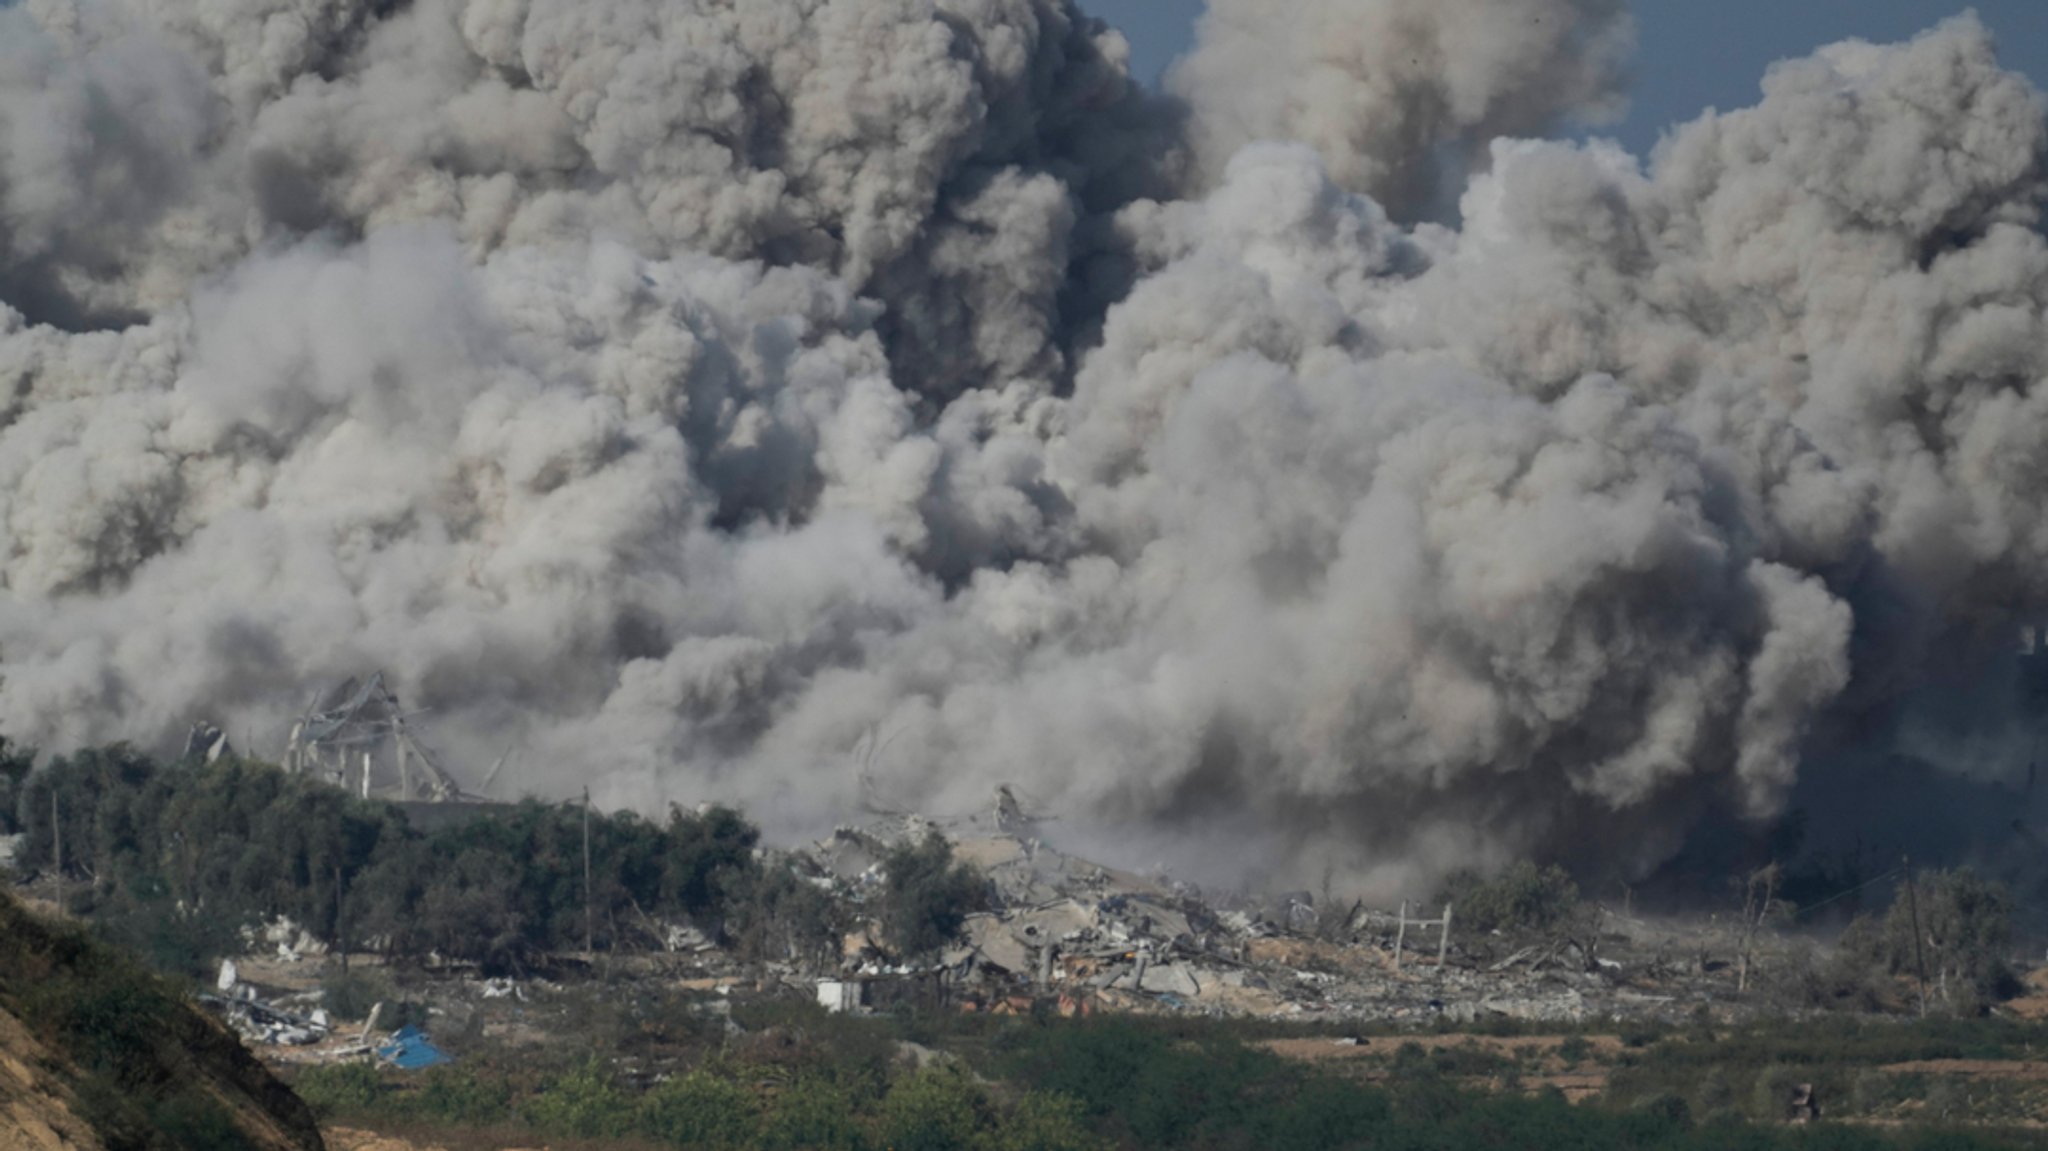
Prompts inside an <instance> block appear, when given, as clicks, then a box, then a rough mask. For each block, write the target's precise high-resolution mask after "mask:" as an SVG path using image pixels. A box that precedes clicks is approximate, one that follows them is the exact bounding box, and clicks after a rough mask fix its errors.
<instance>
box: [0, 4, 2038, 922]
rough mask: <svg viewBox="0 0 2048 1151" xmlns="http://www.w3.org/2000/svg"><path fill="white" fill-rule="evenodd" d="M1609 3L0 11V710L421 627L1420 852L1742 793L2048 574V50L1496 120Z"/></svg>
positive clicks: (600, 671)
mask: <svg viewBox="0 0 2048 1151" xmlns="http://www.w3.org/2000/svg"><path fill="white" fill-rule="evenodd" d="M1254 17H1256V18H1254ZM1629 35H1630V31H1629V22H1628V17H1627V13H1626V11H1625V10H1624V9H1623V7H1622V6H1621V5H1620V4H1619V3H1618V2H1617V0H1461V2H1459V3H1427V4H1425V3H1420V2H1418V0H1318V2H1316V3H1305V4H1300V5H1290V6H1286V7H1284V8H1276V7H1274V6H1271V5H1257V6H1252V5H1248V4H1245V3H1239V2H1237V0H1217V2H1216V3H1215V5H1214V7H1213V8H1212V11H1211V12H1210V14H1209V16H1208V17H1207V18H1206V19H1205V22H1204V24H1203V42H1202V44H1201V46H1200V47H1199V49H1198V50H1197V52H1196V53H1195V55H1194V56H1193V57H1192V58H1191V59H1190V60H1188V61H1186V62H1185V63H1184V64H1183V65H1182V66H1181V67H1180V68H1179V69H1178V71H1177V72H1176V73H1175V78H1174V82H1173V88H1174V92H1175V95H1174V96H1173V97H1161V96H1155V95H1151V94H1148V93H1146V92H1144V91H1143V90H1141V89H1140V88H1138V87H1136V86H1134V85H1133V84H1132V83H1131V82H1130V80H1129V77H1128V73H1127V70H1126V67H1125V56H1126V47H1125V45H1124V43H1123V41H1122V39H1121V37H1120V36H1119V35H1118V34H1117V33H1115V32H1114V31H1112V30H1110V29H1108V28H1106V27H1103V26H1102V25H1100V24H1099V23H1097V22H1095V21H1092V20H1090V19H1088V18H1087V17H1085V16H1084V15H1082V14H1081V13H1080V12H1079V11H1078V10H1077V9H1075V8H1074V7H1073V5H1072V4H1071V3H1069V2H1067V0H937V2H934V0H762V2H758V3H756V2H752V0H750V2H749V3H745V4H726V3H711V2H706V0H682V2H678V0H467V2H462V0H412V2H411V3H408V4H397V5H373V4H368V3H358V2H350V0H297V2H292V3H287V2H285V0H33V2H29V3H24V4H21V5H19V6H16V7H11V8H4V9H0V301H4V302H5V305H6V306H5V307H4V308H0V677H4V678H0V730H5V731H6V732H7V733H8V734H9V735H10V736H12V737H15V738H18V739H23V740H27V741H32V742H36V743H40V744H42V745H43V746H45V747H47V748H50V749H53V750H56V749H62V748H66V747H69V746H73V745H76V744H80V743H83V742H88V741H96V740H104V739H110V738H116V737H127V738H133V739H139V740H145V741H171V742H174V741H175V740H176V739H178V738H181V737H182V734H183V732H184V729H185V728H186V727H187V726H188V725H189V724H190V723H191V722H192V721H193V720H195V719H197V718H200V717H202V716H204V717H211V718H214V719H216V720H217V721H219V722H221V723H222V724H223V725H224V727H225V728H226V729H227V731H228V732H229V734H230V735H231V736H232V737H234V738H235V739H236V741H237V743H238V745H243V746H250V747H253V748H254V749H256V750H258V751H262V750H265V749H266V747H270V746H275V745H276V744H278V743H279V742H280V741H281V740H282V738H283V734H284V730H285V728H286V726H287V724H288V719H289V717H290V716H291V715H292V714H293V713H294V712H296V711H297V710H298V709H300V708H301V707H302V706H303V705H304V703H305V701H306V699H307V698H309V697H310V696H311V695H312V694H313V693H314V692H315V691H316V690H318V689H320V688H322V687H324V686H327V685H329V684H331V683H333V682H336V681H338V680H340V679H342V678H344V677H345V676H347V675H350V674H356V673H360V672H362V671H364V670H366V669H370V668H382V669H385V670H386V671H387V672H388V674H389V677H390V680H391V682H392V683H393V684H394V685H395V686H396V687H397V688H398V689H399V691H400V693H401V694H402V695H403V696H404V697H405V698H406V701H407V703H408V704H417V705H424V706H427V707H430V708H431V709H432V710H433V716H434V718H433V721H432V722H433V724H434V729H435V738H436V741H437V742H439V743H440V744H442V745H443V747H444V750H445V751H447V752H448V753H449V758H450V760H451V762H452V763H454V765H455V766H456V767H457V769H458V770H460V769H461V767H462V765H463V764H465V763H470V764H475V765H479V766H481V765H482V764H485V763H488V762H489V761H490V760H491V759H494V758H495V757H496V755H497V754H498V753H499V752H500V751H501V750H502V749H503V748H504V746H505V745H506V743H507V742H512V743H516V744H518V745H519V746H520V748H521V749H522V750H521V751H520V753H519V755H518V758H517V759H516V760H515V761H514V764H513V766H512V767H510V768H508V769H507V776H506V777H507V779H508V780H509V781H510V782H513V783H516V784H521V785H525V786H530V787H533V788H536V789H538V790H541V791H544V792H550V793H556V794H566V793H569V792H572V791H574V790H576V789H579V788H580V787H581V786H583V785H584V784H585V783H586V782H587V783H590V784H592V785H593V786H594V787H595V788H596V789H597V791H598V793H599V794H600V795H601V796H602V797H603V798H604V799H605V800H607V801H608V802H612V803H617V804H636V805H641V806H645V807H648V808H654V807H656V806H658V805H659V804H661V803H663V802H665V801H668V800H692V801H694V800H696V799H700V798H705V797H710V796H717V797H721V798H727V799H733V800H739V801H743V802H747V803H749V804H751V805H753V806H754V807H755V809H756V810H758V811H760V812H762V813H763V814H765V815H767V816H769V817H770V818H771V819H774V820H776V821H778V822H779V823H781V824H783V825H785V826H791V827H794V826H801V825H804V824H806V823H809V822H812V821H816V820H820V819H829V818H832V817H834V816H836V815H840V814H843V813H844V812H845V811H846V810H848V809H849V808H850V807H851V806H852V804H853V803H854V802H855V800H856V798H857V796H858V793H859V790H860V784H859V782H858V776H859V775H860V773H861V770H862V767H863V766H864V767H865V769H866V771H867V772H868V773H869V774H870V775H871V776H872V779H873V786H874V788H875V789H876V790H878V791H880V792H882V793H884V794H885V795H888V796H892V797H895V798H897V799H898V800H899V801H904V802H914V803H916V804H918V805H920V806H924V807H926V808H928V809H932V810H940V811H944V810H955V809H964V808H970V807H976V806H979V805H981V804H983V803H984V802H985V801H986V798H987V797H988V796H989V795H990V794H992V792H993V789H994V787H995V785H996V784H997V783H998V782H1004V781H1008V782H1013V783H1015V784H1017V785H1019V786H1020V787H1021V788H1023V789H1024V790H1025V791H1026V792H1028V793H1030V794H1032V795H1034V796H1035V797H1037V798H1038V799H1039V801H1040V802H1041V803H1043V804H1044V805H1045V806H1047V807H1049V808H1051V809H1053V810H1054V811H1057V812H1059V813H1060V814H1061V815H1062V816H1063V819H1064V824H1063V826H1064V827H1066V828H1068V829H1070V832H1071V834H1074V835H1079V836H1088V835H1094V836H1098V837H1101V838H1114V839H1115V840H1116V841H1117V842H1119V843H1120V844H1122V845H1123V846H1125V847H1126V848H1129V847H1130V846H1131V845H1134V844H1143V845H1144V848H1143V850H1145V851H1147V852H1158V853H1160V854H1162V855H1180V856H1184V857H1190V858H1197V859H1206V860H1208V861H1210V862H1211V863H1212V864H1215V863H1216V861H1219V860H1221V861H1223V862H1222V863H1221V864H1218V866H1222V867H1227V868H1231V869H1264V870H1267V871H1270V872H1271V873H1272V874H1274V875H1286V874H1290V873H1291V874H1295V875H1304V874H1306V875H1309V876H1314V875H1316V874H1320V873H1321V872H1322V871H1323V870H1324V869H1325V867H1331V868H1337V869H1341V870H1342V871H1343V872H1344V873H1346V874H1348V875H1350V876H1352V877H1354V878H1356V879H1359V880H1362V881H1365V882H1369V883H1375V884H1379V885H1382V886H1392V885H1395V884H1400V883H1405V882H1409V881H1412V880H1414V879H1416V878H1418V877H1427V876H1429V875H1431V874H1434V873H1437V872H1440V871H1441V870H1443V869H1445V868H1448V867H1451V866H1455V865H1458V864H1461V863H1465V862H1469V861H1474V860H1477V861H1480V862H1486V861H1498V860H1501V859H1505V858H1508V857H1510V856H1512V855H1515V854H1519V853H1521V852H1524V851H1528V850H1542V851H1548V852H1555V851H1558V850H1561V849H1563V848H1565V847H1568V846H1573V845H1576V846H1577V847H1578V848H1580V849H1587V848H1589V847H1597V848H1598V850H1600V851H1602V852H1606V853H1610V854H1612V855H1614V856H1616V857H1618V858H1622V859H1624V860H1626V861H1628V862H1629V863H1631V864H1632V865H1634V866H1638V867H1648V866H1652V865H1654V864H1655V863H1657V862H1658V861H1659V860H1661V859H1663V858H1665V857H1666V856H1668V855H1669V854H1670V853H1671V852H1672V851H1674V850H1675V849H1676V848H1677V846H1678V844H1679V843H1680V842H1681V841H1682V839H1683V837H1684V835H1685V833H1686V831H1687V829H1688V828H1689V827H1690V826H1692V825H1693V823H1694V821H1695V820H1697V819H1698V817H1699V816H1700V814H1701V813H1702V812H1703V811H1706V810H1713V809H1719V810H1724V811H1729V812H1733V813H1735V814H1737V815H1739V816H1741V817H1743V818H1756V819H1761V818H1767V817H1769V816H1771V815H1773V814H1774V813H1776V812H1778V811H1780V810H1782V808H1783V807H1784V805H1785V803H1786V801H1787V796H1788V794H1789V793H1790V792H1791V791H1792V789H1793V788H1794V787H1795V785H1796V784H1797V782H1798V780H1799V778H1800V774H1801V770H1802V766H1801V765H1802V763H1805V762H1808V761H1811V760H1813V759H1814V758H1815V757H1816V756H1817V755H1823V754H1828V753H1829V752H1830V749H1833V748H1838V747H1840V746H1844V745H1847V744H1851V743H1854V742H1855V741H1854V740H1853V739H1851V738H1850V737H1852V736H1857V737H1866V736H1867V734H1868V733H1869V732H1870V731H1871V730H1873V729H1875V728H1877V727H1883V728H1884V729H1885V730H1887V731H1896V732H1898V733H1900V734H1899V735H1898V737H1897V738H1898V739H1901V740H1903V739H1906V738H1907V736H1908V735H1909V734H1910V730H1917V731H1922V732H1925V731H1928V730H1934V729H1933V728H1930V727H1927V726H1926V724H1925V723H1923V724H1922V725H1921V726H1920V727H1918V728H1913V727H1912V723H1911V722H1909V721H1913V720H1914V717H1926V722H1927V723H1932V722H1933V717H1936V716H1937V715H1938V714H1941V709H1940V707H1939V706H1937V705H1938V704H1939V701H1941V700H1943V699H1946V698H1949V697H1951V696H1954V695H1957V694H1968V693H1970V692H1971V691H1973V690H1974V688H1973V685H1977V684H1981V683H1986V682H1996V681H1998V679H1999V677H2000V676H2008V677H2009V673H2008V671H2007V670H2003V669H2009V667H2010V659H2011V655H2012V652H2013V649H2014V644H2015V642H2016V637H2017V636H2018V634H2019V631H2020V628H2021V626H2022V625H2024V624H2031V623H2035V622H2038V621H2040V620H2042V619H2048V586H2044V578H2048V577H2044V576H2043V574H2042V573H2044V572H2048V564H2044V562H2043V561H2044V559H2048V555H2044V552H2048V521H2043V520H2042V518H2041V516H2040V514H2039V511H2038V509H2039V508H2040V507H2041V506H2042V502H2043V496H2044V495H2048V491H2044V489H2048V387H2044V386H2043V382H2042V381H2043V377H2044V374H2048V363H2044V359H2048V340H2044V338H2043V336H2044V331H2043V315H2044V307H2048V245H2044V242H2043V239H2042V236H2041V233H2040V232H2039V230H2038V226H2037V225H2038V212H2039V207H2040V202H2041V194H2042V179H2041V176H2042V159H2043V155H2044V149H2043V143H2044V113H2043V106H2042V99H2041V96H2040V94H2039V93H2038V92H2036V91H2035V90H2034V89H2033V87H2032V86H2031V85H2029V84H2028V83H2027V82H2026V81H2025V80H2024V79H2022V78H2020V77H2018V76H2016V75H2014V74H2011V73H2008V72H2005V71H2003V70H2001V69H2000V68H1999V66H1998V64H1997V61H1996V59H1995V56H1994V53H1993V50H1992V46H1991V44H1990V42H1989V39H1988V36H1987V34H1986V33H1985V31H1984V29H1983V28H1982V27H1981V26H1980V25H1979V24H1977V22H1976V21H1974V20H1973V19H1970V18H1964V19H1960V20H1957V21H1952V22H1950V23H1948V24H1945V25H1943V26H1941V27H1940V28H1938V29H1935V30H1933V31H1931V32H1929V33H1927V34H1926V35H1924V36H1923V37H1921V38H1919V39H1917V40H1915V41H1913V42H1912V43H1909V44H1904V45H1896V46H1874V45H1868V44H1856V43H1851V44H1844V45H1838V46H1835V47H1833V48H1829V49H1826V50H1824V51H1823V52H1821V53H1820V54H1818V55H1817V56H1815V57H1814V58H1812V59H1808V60H1804V61H1795V62H1789V63H1786V64H1783V65H1780V66H1778V67H1777V68H1775V69H1773V71H1772V72H1771V73H1770V75H1769V76H1768V77H1767V78H1766V81H1765V86H1764V95H1763V98H1762V100H1761V102H1760V103H1759V104H1758V106H1756V107H1755V108H1752V109H1747V110H1743V111H1738V112H1734V113H1729V114H1725V115H1717V116H1709V117H1706V118H1704V119H1702V120H1700V121H1698V122H1696V123H1693V124H1690V125H1686V126H1684V127H1682V128H1680V129H1677V130H1676V131H1674V132H1673V133H1672V134H1671V136H1670V137H1669V138H1668V139H1667V140H1666V142H1665V143H1664V144H1663V145H1662V146H1661V147H1660V149H1659V150H1658V152H1657V154H1656V155H1655V156H1654V157H1653V158H1652V159H1651V160H1650V161H1649V163H1648V164H1647V166H1645V165H1644V163H1643V162H1641V161H1639V160H1638V159H1637V158H1635V157H1631V156H1629V155H1626V154H1625V153H1623V152H1621V151H1620V150H1619V149H1617V148H1616V147H1614V146H1612V145H1609V144H1603V143H1592V144H1587V145H1573V144H1565V143H1555V142H1532V141H1526V140H1513V139H1507V138H1504V134H1506V133H1530V132H1541V131H1543V130H1544V129H1546V128H1547V127H1549V126H1551V125H1554V124H1558V123H1562V122H1566V121H1581V122H1584V121H1588V120H1596V119H1598V118H1599V117H1600V116H1601V115H1604V114H1606V113H1608V112H1611V111H1612V110H1613V108H1614V107H1615V105H1616V102H1617V100H1618V98H1619V93H1620V91H1621V80H1622V76H1623V72H1624V67H1625V60H1626V47H1627V43H1628V38H1629ZM1468 171H1469V172H1475V173H1477V175H1474V176H1472V177H1470V178H1469V180H1467V179H1466V177H1465V175H1464V173H1466V172H1468ZM1461 187H1462V197H1461V199H1460V201H1459V205H1458V211H1457V215H1458V216H1459V218H1460V219H1461V220H1462V223H1461V224H1460V226H1459V227H1458V228H1456V229H1455V230H1453V229H1450V228H1446V227H1442V226H1438V225H1432V224H1423V225H1413V226H1410V225H1407V224H1404V223H1401V222H1400V221H1405V220H1410V219H1414V218H1417V217H1418V216H1419V215H1427V214H1429V212H1428V209H1429V206H1430V204H1431V203H1432V202H1434V201H1437V200H1440V199H1442V198H1443V197H1445V196H1448V195H1454V194H1457V192H1458V190H1459V189H1460V188H1461ZM1373 197H1378V199H1375V198H1373ZM1383 204H1384V205H1389V206H1390V208H1391V215H1390V209H1389V208H1386V207H1383V206H1382V205H1383ZM2023 712H2024V709H2021V708H2017V707H2013V708H1999V709H1986V711H1985V714H1983V715H1982V716H1980V717H1979V718H1977V719H1975V720H1973V721H1972V723H1971V729H1972V730H1973V731H1977V732H1980V733H1982V739H1981V740H1980V741H1979V742H1978V743H1977V744H1975V745H1972V746H1975V747H1979V748H1982V747H1989V746H1994V745H1998V746H2002V744H2001V743H2000V741H2005V742H2006V743H2010V742H2011V741H2012V740H2013V739H2015V738H2019V739H2024V738H2025V729H2024V727H2023V725H2024V723H2025V720H2024V718H2023ZM1950 726H1951V727H1953V725H1952V724H1951V725H1950ZM1909 729H1910V730H1909ZM2014 733H2019V734H2018V735H2015V734H2014ZM1887 738H1890V737H1889V736H1888V737H1887ZM864 740H865V745H866V746H868V747H870V748H874V749H877V750H875V751H874V753H873V754H872V755H871V756H869V757H867V759H866V760H865V761H864V762H863V763H860V764H857V763H856V762H855V761H854V758H853V756H852V754H851V752H852V749H853V748H855V747H856V745H861V744H862V743H863V741H864ZM1921 742H1922V743H1925V744H1933V745H1935V750H1934V751H1932V752H1926V751H1923V752H1921V754H1927V755H1933V756H1934V757H1935V758H1936V759H1940V758H1942V752H1941V750H1940V749H1941V748H1942V747H1944V746H1954V741H1949V740H1942V739H1935V740H1927V739H1923V740H1922V741H1921ZM1973 754H1976V753H1973ZM1952 758H1954V759H1955V760H1956V762H1955V764H1953V765H1952V766H1955V767H1957V768H1969V769H1971V770H1980V771H1982V770H1991V771H1994V772H1997V771H2005V770H2017V769H2018V768H2017V766H2016V765H2015V766H2014V767H2013V768H2011V769H2007V768H2004V767H1998V766H1995V765H1994V766H1993V767H1992V768H1988V769H1986V768H1983V767H1981V766H1978V767H1975V768H1972V767H1971V763H1975V762H1978V761H1981V760H1983V759H1984V758H1985V756H1984V755H1982V754H1976V758H1975V759H1971V757H1968V756H1963V755H1960V754H1958V755H1955V756H1953V757H1952ZM1990 758H1991V759H1992V760H1998V759H1999V758H2000V757H1999V756H1990ZM1965 760H1970V762H1965ZM515 775H516V776H518V777H519V778H517V779H512V778H511V777H513V776H515ZM1218 848H1222V849H1223V850H1218Z"/></svg>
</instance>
